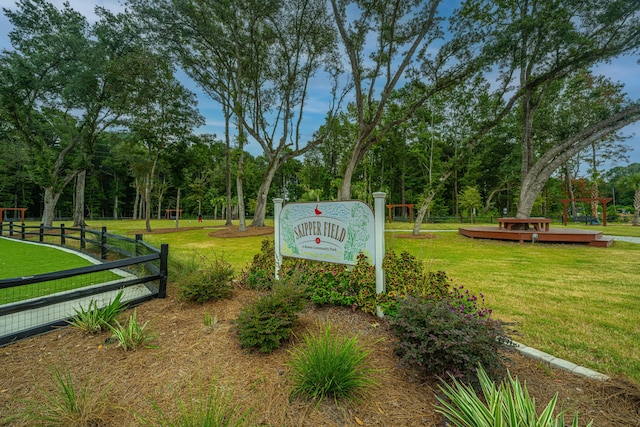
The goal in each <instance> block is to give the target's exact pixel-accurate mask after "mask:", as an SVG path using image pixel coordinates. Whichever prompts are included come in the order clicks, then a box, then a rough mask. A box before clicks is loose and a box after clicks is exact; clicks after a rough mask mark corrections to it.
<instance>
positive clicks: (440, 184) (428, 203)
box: [412, 170, 453, 236]
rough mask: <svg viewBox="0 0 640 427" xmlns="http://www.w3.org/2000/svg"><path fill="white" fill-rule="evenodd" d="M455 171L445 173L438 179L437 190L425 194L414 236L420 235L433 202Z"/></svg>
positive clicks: (414, 227) (414, 228)
mask: <svg viewBox="0 0 640 427" xmlns="http://www.w3.org/2000/svg"><path fill="white" fill-rule="evenodd" d="M452 173H453V170H449V171H447V172H445V173H443V174H442V175H441V176H440V178H438V182H437V185H436V187H435V188H432V189H431V190H429V191H428V192H427V193H426V194H425V198H424V202H422V204H421V205H420V208H419V209H418V214H417V215H416V222H415V223H414V224H413V233H412V234H413V235H414V236H417V235H419V234H420V227H421V226H422V221H423V220H424V216H425V215H426V214H427V211H428V210H429V206H431V202H432V201H433V198H434V197H436V195H437V194H438V191H440V189H441V188H442V187H443V186H444V183H445V182H447V180H448V179H449V177H450V176H451V174H452Z"/></svg>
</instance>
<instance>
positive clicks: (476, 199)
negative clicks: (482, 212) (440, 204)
mask: <svg viewBox="0 0 640 427" xmlns="http://www.w3.org/2000/svg"><path fill="white" fill-rule="evenodd" d="M481 206H482V197H481V196H480V192H479V191H478V189H477V188H476V187H470V186H467V187H465V188H464V190H462V193H461V194H460V207H461V208H462V210H463V211H465V212H466V214H467V216H470V217H471V218H472V220H475V216H476V214H475V212H476V209H478V208H480V207H481Z"/></svg>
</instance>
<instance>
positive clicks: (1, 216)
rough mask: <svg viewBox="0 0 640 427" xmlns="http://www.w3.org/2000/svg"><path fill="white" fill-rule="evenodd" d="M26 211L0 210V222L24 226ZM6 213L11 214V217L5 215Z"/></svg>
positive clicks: (24, 209)
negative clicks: (16, 223)
mask: <svg viewBox="0 0 640 427" xmlns="http://www.w3.org/2000/svg"><path fill="white" fill-rule="evenodd" d="M26 210H27V208H0V222H9V223H12V222H21V223H22V225H24V213H25V212H26ZM7 212H11V213H12V215H13V216H9V215H7ZM18 213H19V214H18ZM18 215H20V216H18Z"/></svg>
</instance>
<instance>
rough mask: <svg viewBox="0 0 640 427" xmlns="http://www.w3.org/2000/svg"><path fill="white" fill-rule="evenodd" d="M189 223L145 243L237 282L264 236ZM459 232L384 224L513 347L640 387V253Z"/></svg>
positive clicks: (619, 231)
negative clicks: (477, 305)
mask: <svg viewBox="0 0 640 427" xmlns="http://www.w3.org/2000/svg"><path fill="white" fill-rule="evenodd" d="M192 222H193V224H190V223H189V220H183V221H181V223H180V226H181V227H190V226H198V225H201V226H203V227H204V228H202V229H196V230H188V231H182V232H179V233H174V232H171V233H165V234H150V235H145V236H144V240H145V241H147V242H148V243H151V244H153V245H154V246H159V245H160V244H161V243H168V244H169V246H170V251H169V254H170V255H169V256H170V258H171V259H173V260H174V261H175V260H180V261H183V262H184V261H187V262H189V261H192V262H197V261H198V258H199V257H200V256H204V257H207V258H213V256H214V254H218V255H220V254H223V255H224V258H225V259H226V260H227V261H229V262H230V263H231V264H232V265H233V267H234V268H235V270H236V275H238V274H239V272H240V270H241V269H242V268H244V267H245V266H246V264H247V263H248V262H250V261H251V259H252V258H253V256H254V254H256V253H258V252H259V249H260V243H261V242H262V240H263V239H264V238H265V237H263V236H257V237H243V238H236V239H228V238H216V237H211V236H209V235H208V234H209V233H210V232H211V231H212V228H213V227H220V226H223V221H221V220H220V221H211V220H205V222H204V223H203V224H197V223H196V221H192ZM234 223H235V224H237V222H234ZM92 225H94V224H92ZM103 225H105V226H107V228H108V230H109V232H112V233H118V234H129V235H130V234H131V233H132V232H135V231H136V230H143V229H144V221H103V222H100V223H96V224H95V225H94V226H95V227H96V228H97V227H100V226H103ZM459 226H460V225H459V224H424V225H423V227H422V229H423V230H430V231H431V230H438V232H434V233H433V235H434V238H431V239H419V240H412V239H405V238H400V237H398V234H402V233H398V232H394V231H402V232H403V233H410V230H411V227H412V225H411V224H408V223H401V222H394V223H392V224H387V225H386V228H387V231H389V232H387V233H386V247H387V248H388V249H392V250H394V251H396V252H398V253H399V252H402V251H407V252H409V253H411V254H412V255H415V256H416V257H418V258H419V259H421V260H423V261H424V264H425V267H426V268H427V269H428V270H431V271H437V270H444V271H445V272H446V273H447V274H448V276H449V277H450V278H451V279H452V280H453V281H454V283H455V284H457V285H464V286H465V287H466V288H469V289H470V290H471V291H472V292H474V293H483V294H484V295H485V299H486V302H487V305H488V306H489V307H490V308H492V309H493V310H494V317H495V318H499V319H502V320H505V321H507V322H514V328H515V329H516V330H517V332H518V335H514V337H513V338H514V339H516V340H517V341H520V342H522V343H524V344H526V345H529V346H531V347H534V348H538V349H540V350H542V351H545V352H548V353H550V354H552V355H554V356H556V357H560V358H563V359H567V360H569V361H571V362H574V363H576V364H579V365H582V366H586V367H588V368H591V369H594V370H596V371H599V372H602V373H605V374H608V375H613V376H616V375H619V376H623V377H626V378H629V379H631V380H633V381H634V382H636V383H640V329H639V328H640V310H638V307H640V293H639V292H638V290H639V288H638V286H639V285H640V279H638V278H639V277H640V262H638V261H639V260H640V245H636V244H631V243H624V242H615V243H614V245H613V246H612V247H610V248H592V247H589V246H586V245H569V244H534V245H532V244H518V243H514V242H500V241H492V240H478V239H476V240H472V239H468V238H465V237H463V236H460V235H459V234H458V233H457V229H458V227H459ZM167 227H174V222H173V221H166V220H164V221H163V220H159V221H158V220H156V221H152V228H154V229H160V228H167ZM552 227H561V226H560V225H558V224H555V223H554V224H552ZM570 227H571V228H588V229H599V230H601V231H603V232H604V234H611V235H624V236H635V237H640V228H638V227H632V226H629V225H608V226H607V227H602V226H582V227H580V226H579V225H576V226H575V227H574V225H571V226H570ZM440 231H441V232H440ZM270 238H272V237H270Z"/></svg>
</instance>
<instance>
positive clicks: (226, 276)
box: [179, 255, 235, 303]
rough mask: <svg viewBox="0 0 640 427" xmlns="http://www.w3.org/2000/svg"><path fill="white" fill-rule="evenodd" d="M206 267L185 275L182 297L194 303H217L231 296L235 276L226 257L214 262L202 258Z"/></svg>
mask: <svg viewBox="0 0 640 427" xmlns="http://www.w3.org/2000/svg"><path fill="white" fill-rule="evenodd" d="M202 260H203V263H205V266H204V267H202V268H200V269H197V270H193V271H191V272H189V273H187V274H185V275H184V276H183V278H182V280H181V283H180V285H179V286H180V296H181V297H182V298H183V299H185V300H187V301H192V302H198V303H204V302H207V301H217V300H220V299H224V298H228V297H229V296H231V293H232V290H233V283H232V280H233V275H234V274H235V272H234V270H233V267H232V266H231V264H230V263H229V262H228V261H226V260H225V259H224V256H217V255H216V256H214V259H213V261H211V260H209V259H207V258H205V257H202Z"/></svg>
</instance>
